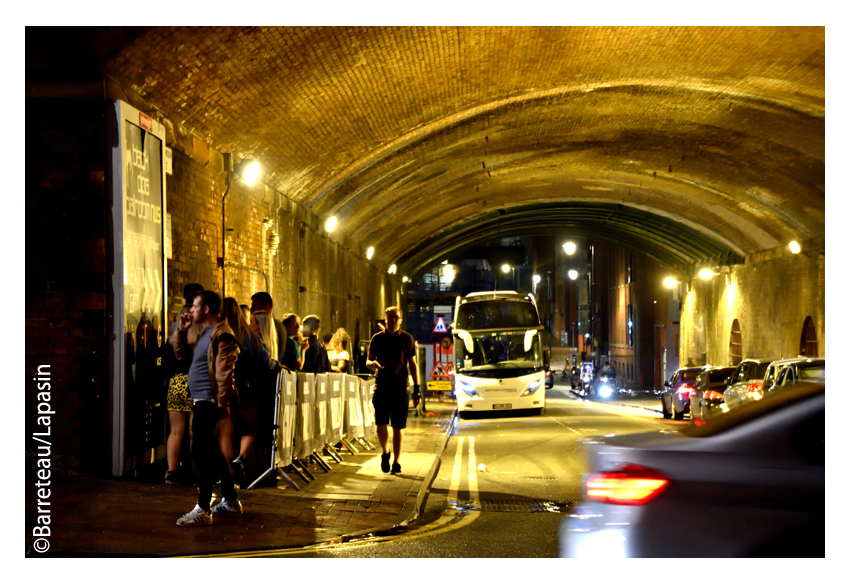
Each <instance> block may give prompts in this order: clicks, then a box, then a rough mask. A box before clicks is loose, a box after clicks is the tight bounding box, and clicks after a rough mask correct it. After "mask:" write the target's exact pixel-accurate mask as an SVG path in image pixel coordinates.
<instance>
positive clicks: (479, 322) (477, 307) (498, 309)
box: [455, 297, 540, 331]
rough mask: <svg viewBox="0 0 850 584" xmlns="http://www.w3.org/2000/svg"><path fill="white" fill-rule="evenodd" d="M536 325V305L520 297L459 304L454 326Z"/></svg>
mask: <svg viewBox="0 0 850 584" xmlns="http://www.w3.org/2000/svg"><path fill="white" fill-rule="evenodd" d="M538 326H540V318H539V317H538V315H537V307H536V306H534V304H533V303H532V302H531V301H529V300H527V299H525V298H522V297H519V298H516V299H513V298H497V299H493V300H475V301H467V302H466V303H462V304H461V305H460V307H459V308H458V311H457V318H456V319H455V328H458V329H461V330H467V331H473V330H487V329H512V328H522V329H530V328H536V327H538Z"/></svg>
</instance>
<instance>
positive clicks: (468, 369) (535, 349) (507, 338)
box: [455, 330, 543, 377]
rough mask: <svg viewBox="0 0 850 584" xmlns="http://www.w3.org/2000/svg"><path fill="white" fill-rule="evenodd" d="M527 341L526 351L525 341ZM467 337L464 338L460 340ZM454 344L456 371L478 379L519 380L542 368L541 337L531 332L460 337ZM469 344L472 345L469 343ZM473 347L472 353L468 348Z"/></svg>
mask: <svg viewBox="0 0 850 584" xmlns="http://www.w3.org/2000/svg"><path fill="white" fill-rule="evenodd" d="M527 336H528V337H530V339H529V342H528V345H529V348H528V350H526V337H527ZM463 337H466V338H463ZM463 337H462V338H461V339H458V340H459V342H457V343H455V355H456V357H457V363H456V367H455V371H456V372H457V373H459V374H462V375H472V376H481V377H519V376H521V375H527V374H528V373H530V372H532V371H535V370H539V369H541V368H542V367H543V353H542V351H541V350H540V335H538V334H536V331H534V330H528V331H526V330H518V331H506V332H487V333H467V332H464V333H463ZM470 340H471V343H470ZM468 344H469V345H471V346H472V351H469V350H468V347H467V345H468Z"/></svg>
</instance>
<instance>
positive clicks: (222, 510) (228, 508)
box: [210, 499, 242, 515]
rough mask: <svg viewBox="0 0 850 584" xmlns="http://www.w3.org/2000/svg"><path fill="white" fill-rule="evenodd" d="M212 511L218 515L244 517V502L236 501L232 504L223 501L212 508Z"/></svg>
mask: <svg viewBox="0 0 850 584" xmlns="http://www.w3.org/2000/svg"><path fill="white" fill-rule="evenodd" d="M210 511H211V512H213V513H214V514H216V515H242V502H241V501H239V500H236V501H233V502H232V503H230V502H228V501H227V500H226V499H222V500H221V501H219V502H218V504H216V505H213V506H212V507H210Z"/></svg>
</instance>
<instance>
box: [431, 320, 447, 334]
mask: <svg viewBox="0 0 850 584" xmlns="http://www.w3.org/2000/svg"><path fill="white" fill-rule="evenodd" d="M434 332H435V333H447V332H449V329H447V328H446V323H445V322H443V317H442V316H440V317H438V318H437V324H436V325H434Z"/></svg>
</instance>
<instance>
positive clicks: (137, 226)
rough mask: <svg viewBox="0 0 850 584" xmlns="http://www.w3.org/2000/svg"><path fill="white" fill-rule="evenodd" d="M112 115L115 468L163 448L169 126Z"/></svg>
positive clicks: (128, 111) (124, 468)
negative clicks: (162, 356)
mask: <svg viewBox="0 0 850 584" xmlns="http://www.w3.org/2000/svg"><path fill="white" fill-rule="evenodd" d="M112 113H113V116H111V118H112V119H111V120H110V126H109V129H110V132H109V139H110V149H109V151H110V168H111V170H112V180H111V184H110V187H111V188H110V200H111V207H112V225H111V227H112V229H111V232H112V237H111V238H110V243H111V246H110V255H111V257H112V266H113V272H112V290H111V297H112V318H113V331H114V335H113V343H112V350H111V351H110V359H109V363H110V370H111V372H112V376H111V378H112V393H111V397H110V406H111V414H112V418H111V419H112V474H113V475H115V476H123V475H125V474H128V473H130V472H133V471H135V470H137V469H138V468H139V467H141V466H143V465H145V464H150V463H152V462H154V461H155V460H158V459H160V458H162V457H163V456H164V454H165V446H164V441H165V436H164V433H165V417H164V416H165V390H164V387H163V384H162V381H161V374H160V370H159V366H160V363H161V355H162V344H163V342H164V341H165V340H166V339H165V338H164V335H165V334H167V324H166V323H164V322H163V319H164V315H165V306H164V304H165V289H166V288H165V286H166V282H165V277H166V270H165V262H166V257H165V254H166V250H165V230H164V217H165V168H164V148H165V129H164V128H163V127H162V126H161V125H160V124H158V123H157V122H156V121H155V120H153V119H151V118H150V117H148V116H147V115H145V114H144V113H143V112H140V111H139V110H137V109H135V108H133V107H132V106H130V105H128V104H126V103H123V102H120V101H119V102H116V103H114V104H113V107H112Z"/></svg>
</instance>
